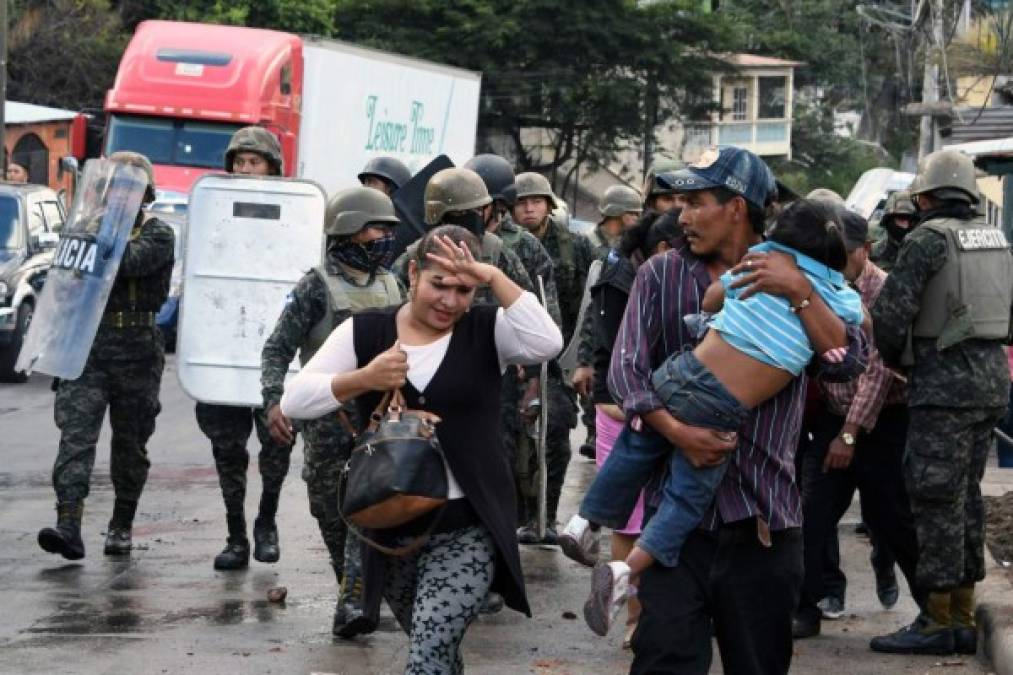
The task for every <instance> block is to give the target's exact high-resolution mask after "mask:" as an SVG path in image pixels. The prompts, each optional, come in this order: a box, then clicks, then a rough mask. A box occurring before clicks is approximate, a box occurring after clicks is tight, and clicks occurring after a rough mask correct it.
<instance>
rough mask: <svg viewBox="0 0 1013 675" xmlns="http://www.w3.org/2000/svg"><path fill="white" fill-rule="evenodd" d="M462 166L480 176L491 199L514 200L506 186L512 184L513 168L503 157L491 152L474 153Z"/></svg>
mask: <svg viewBox="0 0 1013 675" xmlns="http://www.w3.org/2000/svg"><path fill="white" fill-rule="evenodd" d="M464 168H465V169H471V170H472V171H474V172H475V173H477V174H478V175H479V176H480V177H481V178H482V182H484V183H485V188H486V189H487V190H488V191H489V196H490V197H492V198H493V199H501V200H503V201H505V202H511V203H512V201H514V200H513V199H511V195H509V194H508V193H507V188H509V187H510V186H511V185H513V184H514V168H513V167H512V166H510V162H508V161H507V160H505V159H504V158H502V157H500V156H499V155H493V154H484V155H475V156H474V157H472V158H471V159H469V160H468V161H467V162H465V163H464ZM514 199H516V198H514Z"/></svg>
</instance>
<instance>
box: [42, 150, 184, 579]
mask: <svg viewBox="0 0 1013 675" xmlns="http://www.w3.org/2000/svg"><path fill="white" fill-rule="evenodd" d="M109 159H110V160H111V161H113V162H122V163H124V164H131V165H134V166H138V167H140V168H142V169H143V170H144V172H145V173H146V174H147V178H148V187H147V191H146V194H145V198H144V203H150V202H151V201H152V200H154V198H155V192H154V176H153V173H152V170H151V163H150V162H149V161H148V160H147V158H146V157H144V156H142V155H139V154H137V153H135V152H116V153H113V154H112V155H111V156H110V157H109ZM174 250H175V235H174V234H173V231H172V228H171V227H169V226H168V225H166V224H165V223H163V222H161V221H160V220H158V219H157V218H154V217H147V216H146V215H145V213H144V212H143V211H138V213H137V219H136V220H135V222H134V228H133V230H132V231H131V233H130V240H129V242H128V243H127V246H126V249H125V250H124V252H123V258H122V260H121V262H120V267H119V271H118V272H117V275H116V280H115V282H114V283H113V287H112V291H111V292H110V294H109V298H108V300H107V301H106V306H105V312H104V313H103V315H102V320H101V324H100V325H99V329H98V332H97V333H96V335H95V341H94V343H93V344H92V347H91V352H90V353H89V355H88V361H87V363H86V364H85V368H84V372H82V373H81V376H80V377H79V378H77V379H76V380H62V381H60V382H59V384H58V385H57V389H56V400H55V402H54V406H53V414H54V417H55V419H56V426H57V427H59V429H60V449H59V452H58V453H57V456H56V462H55V464H54V465H53V488H54V489H55V491H56V499H57V505H56V511H57V523H56V526H55V527H47V528H44V529H43V530H41V531H40V532H39V535H38V541H39V546H41V547H42V548H43V549H44V550H46V551H48V552H50V553H59V554H60V555H62V556H63V557H64V558H67V559H70V560H78V559H80V558H83V557H84V542H83V540H82V539H81V514H82V512H83V509H84V500H85V498H86V497H87V496H88V489H89V485H90V482H91V471H92V466H93V465H94V463H95V445H96V443H97V442H98V437H99V432H100V431H101V429H102V419H103V418H104V417H105V412H106V408H107V407H108V408H109V424H110V426H111V427H112V430H113V436H112V442H111V448H110V452H111V455H110V471H111V474H112V482H113V490H114V492H115V495H116V501H115V504H114V506H113V515H112V519H111V520H110V521H109V528H108V530H107V532H106V539H105V549H104V553H105V554H106V555H120V554H126V553H129V552H130V549H131V546H132V539H131V530H132V528H133V522H134V514H135V513H136V511H137V501H138V500H139V499H140V497H141V492H142V490H143V489H144V484H145V482H146V481H147V478H148V467H149V466H150V462H149V461H148V452H147V449H146V448H145V445H146V443H147V442H148V439H149V438H150V437H151V434H152V433H154V431H155V417H156V416H157V415H158V413H159V411H160V410H161V405H160V403H159V400H158V394H159V386H160V384H161V380H162V370H163V368H164V366H165V349H164V345H163V342H162V333H161V331H159V329H158V327H157V326H156V325H155V314H156V313H157V312H158V310H159V308H161V306H162V304H163V303H164V302H165V300H166V298H167V297H168V295H169V283H170V279H171V276H172V264H173V257H174Z"/></svg>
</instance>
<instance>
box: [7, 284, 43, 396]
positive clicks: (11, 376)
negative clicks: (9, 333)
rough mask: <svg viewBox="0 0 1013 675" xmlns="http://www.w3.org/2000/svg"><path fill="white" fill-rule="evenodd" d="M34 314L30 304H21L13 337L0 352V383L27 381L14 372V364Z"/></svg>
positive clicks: (22, 373)
mask: <svg viewBox="0 0 1013 675" xmlns="http://www.w3.org/2000/svg"><path fill="white" fill-rule="evenodd" d="M34 314H35V307H34V306H33V305H32V303H31V302H29V301H27V300H26V301H25V302H23V303H21V307H20V308H19V309H18V323H17V326H16V327H15V329H14V336H13V337H12V338H11V343H10V344H9V345H7V346H6V347H4V348H3V349H2V350H0V381H3V382H15V383H18V384H20V383H22V382H27V381H28V375H26V374H25V373H24V372H15V370H14V364H15V363H17V361H18V352H20V351H21V345H22V344H23V343H24V341H25V336H26V335H28V326H30V325H31V323H32V316H33V315H34Z"/></svg>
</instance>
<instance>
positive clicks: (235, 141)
mask: <svg viewBox="0 0 1013 675" xmlns="http://www.w3.org/2000/svg"><path fill="white" fill-rule="evenodd" d="M240 152H255V153H257V154H258V155H260V156H261V157H263V158H264V159H265V160H267V163H268V164H270V165H271V174H272V175H274V176H280V175H282V174H283V173H285V160H284V159H282V156H281V143H279V142H278V137H277V136H275V135H274V134H272V133H271V132H270V131H268V130H267V129H265V128H264V127H258V126H249V127H243V128H242V129H240V130H239V131H237V132H236V133H234V134H232V140H230V141H229V147H228V149H227V150H226V151H225V170H226V171H228V172H229V173H232V164H233V162H234V161H235V159H236V155H237V154H239V153H240Z"/></svg>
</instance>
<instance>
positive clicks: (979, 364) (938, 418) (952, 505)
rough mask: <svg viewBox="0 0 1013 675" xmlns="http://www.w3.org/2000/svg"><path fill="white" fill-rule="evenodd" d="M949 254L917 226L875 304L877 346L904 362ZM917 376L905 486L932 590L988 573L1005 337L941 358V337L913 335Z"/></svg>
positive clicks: (1005, 377)
mask: <svg viewBox="0 0 1013 675" xmlns="http://www.w3.org/2000/svg"><path fill="white" fill-rule="evenodd" d="M946 258H947V247H946V242H945V239H944V237H943V236H942V235H940V234H939V233H937V232H935V231H933V230H930V229H927V228H926V227H918V228H917V229H915V230H913V231H912V232H911V233H910V234H909V235H908V236H907V237H906V238H905V239H904V243H903V245H902V246H901V249H900V255H899V256H898V258H897V263H896V266H895V267H894V269H893V271H892V272H891V273H890V275H889V277H887V281H886V284H885V286H884V287H883V291H882V293H881V294H880V296H879V299H878V300H877V302H876V304H875V306H874V307H873V308H872V316H873V326H874V329H875V332H876V344H877V346H878V348H879V350H880V353H881V354H882V355H883V359H884V360H885V361H886V362H887V363H888V364H890V365H894V366H896V365H898V364H899V363H900V361H901V356H902V354H903V352H904V349H905V344H906V342H907V335H908V329H909V327H910V326H911V325H912V322H913V320H914V318H915V316H916V315H917V314H918V311H919V301H920V298H921V295H922V292H923V289H924V288H925V285H926V283H927V282H928V280H929V279H930V278H931V277H932V276H933V275H935V274H936V273H937V272H938V271H939V270H940V269H942V267H943V265H944V263H945V262H946ZM911 346H912V348H913V354H914V365H913V366H912V367H911V369H910V371H909V372H908V382H909V383H910V394H909V406H910V408H911V417H910V419H911V424H910V427H909V431H908V441H907V451H906V453H905V458H904V460H905V461H904V465H905V466H904V469H905V482H906V484H907V490H908V494H909V496H910V498H911V510H912V512H913V514H914V516H915V525H916V528H917V532H918V543H919V560H918V570H917V578H918V583H919V585H920V586H923V587H925V588H926V589H929V590H948V589H952V588H955V587H958V586H964V585H966V584H973V583H974V582H976V581H980V580H981V579H983V578H984V576H985V563H984V551H983V535H984V523H985V521H984V518H985V513H984V509H983V506H982V500H981V491H980V486H979V481H980V480H981V478H982V476H983V475H984V470H985V458H986V456H987V454H988V449H989V448H990V447H991V444H992V437H991V433H992V431H991V430H992V427H994V426H995V425H996V424H997V423H998V421H999V420H1000V419H1002V417H1003V415H1004V414H1005V409H1006V405H1007V402H1008V395H1009V369H1008V364H1007V360H1006V354H1005V351H1004V350H1003V348H1002V345H1001V344H1000V342H998V341H994V340H965V341H963V342H960V343H958V344H956V345H954V346H952V347H949V348H948V349H946V350H944V351H942V352H940V351H939V350H937V348H936V340H935V339H929V338H913V340H912V344H911Z"/></svg>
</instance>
